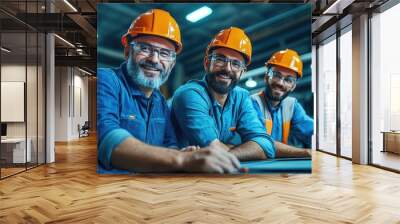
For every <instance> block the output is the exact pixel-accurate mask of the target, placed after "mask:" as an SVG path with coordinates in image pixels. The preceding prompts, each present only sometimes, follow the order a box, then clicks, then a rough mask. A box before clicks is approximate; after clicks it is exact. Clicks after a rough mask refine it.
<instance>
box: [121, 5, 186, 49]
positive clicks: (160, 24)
mask: <svg viewBox="0 0 400 224" xmlns="http://www.w3.org/2000/svg"><path fill="white" fill-rule="evenodd" d="M137 35H155V36H159V37H163V38H166V39H168V40H170V41H172V42H173V43H174V44H175V45H176V48H175V50H176V53H179V52H180V51H181V50H182V42H181V31H180V30H179V26H178V23H176V21H175V19H174V18H173V17H172V16H171V14H169V12H167V11H164V10H161V9H152V10H149V11H147V12H145V13H143V14H141V15H139V16H138V17H137V18H136V19H135V20H134V21H133V22H132V24H131V26H130V27H129V29H128V32H126V34H124V35H123V36H122V38H121V42H122V45H123V46H124V47H125V52H127V49H128V46H129V40H128V37H135V36H137Z"/></svg>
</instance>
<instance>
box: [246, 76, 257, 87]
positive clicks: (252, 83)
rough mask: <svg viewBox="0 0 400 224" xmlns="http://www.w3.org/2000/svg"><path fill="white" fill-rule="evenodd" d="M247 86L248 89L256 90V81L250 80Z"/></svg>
mask: <svg viewBox="0 0 400 224" xmlns="http://www.w3.org/2000/svg"><path fill="white" fill-rule="evenodd" d="M245 85H246V86H247V87H249V88H254V87H256V86H257V82H256V81H254V79H252V78H249V79H248V80H247V81H246V82H245Z"/></svg>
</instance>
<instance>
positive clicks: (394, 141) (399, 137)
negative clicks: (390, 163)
mask: <svg viewBox="0 0 400 224" xmlns="http://www.w3.org/2000/svg"><path fill="white" fill-rule="evenodd" d="M381 133H382V134H383V150H382V152H392V153H396V154H400V132H399V131H382V132H381Z"/></svg>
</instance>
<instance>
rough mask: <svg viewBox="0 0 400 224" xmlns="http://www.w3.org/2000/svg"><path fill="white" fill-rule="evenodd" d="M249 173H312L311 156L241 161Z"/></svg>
mask: <svg viewBox="0 0 400 224" xmlns="http://www.w3.org/2000/svg"><path fill="white" fill-rule="evenodd" d="M240 164H241V167H242V168H247V169H249V170H248V172H249V173H311V167H312V161H311V158H280V159H268V160H261V161H248V162H241V163H240Z"/></svg>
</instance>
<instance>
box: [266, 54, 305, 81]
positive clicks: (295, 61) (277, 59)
mask: <svg viewBox="0 0 400 224" xmlns="http://www.w3.org/2000/svg"><path fill="white" fill-rule="evenodd" d="M265 65H266V66H267V67H269V66H271V65H276V66H280V67H283V68H287V69H290V70H292V71H294V72H296V73H297V75H298V76H299V77H300V78H301V77H302V76H303V62H302V61H301V59H300V56H299V54H297V52H296V51H294V50H291V49H286V50H282V51H278V52H275V53H274V54H273V55H272V57H271V58H270V59H269V60H268V61H267V62H266V63H265Z"/></svg>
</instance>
